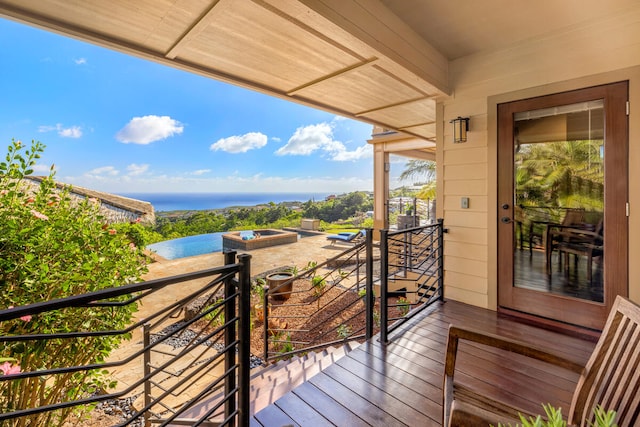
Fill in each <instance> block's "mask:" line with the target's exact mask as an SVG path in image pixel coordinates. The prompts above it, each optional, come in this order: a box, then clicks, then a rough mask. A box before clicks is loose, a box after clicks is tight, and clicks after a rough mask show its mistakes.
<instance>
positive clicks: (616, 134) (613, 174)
mask: <svg viewBox="0 0 640 427" xmlns="http://www.w3.org/2000/svg"><path fill="white" fill-rule="evenodd" d="M595 99H604V105H605V107H604V109H605V156H604V159H605V170H604V175H605V218H604V229H605V233H604V248H605V251H604V252H605V257H604V258H605V259H604V263H605V268H604V303H596V302H590V301H586V300H578V299H574V298H570V297H563V296H558V295H552V294H547V293H543V292H538V291H534V290H528V289H522V288H514V287H513V271H514V270H513V268H514V266H513V259H514V257H513V256H514V252H513V251H514V245H513V241H514V227H513V225H512V223H504V222H501V219H502V218H503V217H506V218H511V219H513V218H514V208H513V206H512V204H513V194H514V189H513V186H514V183H513V177H514V150H513V147H514V140H513V126H514V114H515V113H517V112H521V111H529V110H536V109H542V108H550V107H553V106H557V105H568V104H573V103H579V102H585V101H591V100H595ZM627 100H628V82H627V81H624V82H618V83H612V84H607V85H601V86H594V87H590V88H585V89H579V90H574V91H570V92H563V93H557V94H553V95H546V96H541V97H537V98H530V99H523V100H520V101H513V102H508V103H504V104H499V105H498V206H497V209H498V226H497V227H498V257H497V259H498V307H499V310H501V311H506V312H509V313H511V314H513V313H522V314H523V316H524V317H529V318H538V319H541V320H543V321H544V322H547V323H549V324H554V326H557V327H562V325H574V326H576V325H577V326H580V327H586V328H590V329H593V330H600V329H602V327H603V325H604V321H605V319H606V316H607V313H608V312H609V310H610V308H611V305H612V304H613V301H614V299H615V297H616V295H624V296H627V295H628V239H629V233H628V220H627V202H628V176H629V174H628V169H629V166H628V139H629V138H628V135H629V130H628V116H627V113H626V111H627Z"/></svg>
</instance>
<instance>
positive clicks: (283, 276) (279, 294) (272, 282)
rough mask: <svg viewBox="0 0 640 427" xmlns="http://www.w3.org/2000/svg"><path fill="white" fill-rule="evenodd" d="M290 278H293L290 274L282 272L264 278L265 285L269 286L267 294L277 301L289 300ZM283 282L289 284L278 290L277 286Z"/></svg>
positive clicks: (291, 283) (291, 282)
mask: <svg viewBox="0 0 640 427" xmlns="http://www.w3.org/2000/svg"><path fill="white" fill-rule="evenodd" d="M292 278H293V274H292V273H288V272H284V271H283V272H278V273H271V274H269V275H268V276H267V277H266V280H267V285H269V294H270V295H271V298H273V299H274V300H279V301H284V300H287V299H289V297H290V296H291V291H292V290H293V281H292V280H291V279H292ZM285 282H289V283H288V284H286V285H284V286H282V287H281V288H279V286H280V285H282V284H283V283H285ZM275 289H277V290H275ZM272 292H273V293H272Z"/></svg>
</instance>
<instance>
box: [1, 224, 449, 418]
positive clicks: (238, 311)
mask: <svg viewBox="0 0 640 427" xmlns="http://www.w3.org/2000/svg"><path fill="white" fill-rule="evenodd" d="M444 232H446V230H445V229H444V228H443V224H442V220H439V221H438V223H437V224H433V225H429V226H424V227H414V228H411V229H406V230H402V231H393V232H391V231H389V230H381V232H380V238H381V239H380V243H379V245H374V242H373V233H372V230H367V233H366V239H365V241H364V242H363V243H359V244H357V245H355V246H353V247H352V248H349V249H347V250H345V251H344V252H342V253H341V254H339V255H337V256H335V257H333V258H331V259H328V260H327V261H325V262H322V263H321V264H318V265H314V264H310V265H309V266H308V267H309V268H306V269H304V270H303V271H301V272H299V273H298V274H295V275H294V276H293V277H292V278H291V279H290V280H288V281H286V282H284V283H281V284H280V285H278V286H276V287H274V288H273V289H269V288H268V287H265V289H264V296H263V298H264V299H263V306H264V308H265V309H264V319H263V327H264V354H263V357H264V361H263V362H268V361H273V360H276V359H280V358H287V357H290V356H292V355H294V354H298V353H303V352H309V351H314V350H316V349H320V348H325V347H329V346H333V345H337V344H341V343H344V342H346V341H352V340H357V341H363V340H366V339H371V338H372V337H373V336H374V334H376V333H377V332H380V340H381V341H383V342H387V341H388V337H389V334H390V333H391V332H392V331H394V330H395V329H396V328H398V327H399V326H400V325H401V324H402V323H403V322H405V321H406V320H408V319H409V318H411V317H412V316H414V315H416V314H417V313H418V312H420V311H422V310H423V309H424V308H426V307H427V306H428V305H429V304H430V303H432V302H434V301H437V300H440V299H442V298H443V283H442V282H443V268H442V258H443V233H444ZM237 258H238V261H237V262H236V254H235V252H228V253H226V254H225V265H224V266H223V267H218V268H212V269H209V270H204V271H199V272H195V273H188V274H183V275H179V276H174V277H169V278H164V279H158V280H151V281H147V282H143V283H136V284H132V285H127V286H122V287H119V288H114V289H106V290H102V291H97V292H93V293H89V294H83V295H77V296H72V297H68V298H64V299H60V300H53V301H48V302H42V303H36V304H31V305H28V306H23V307H16V308H12V309H9V310H2V311H0V325H2V324H3V322H15V321H16V319H19V318H21V317H23V316H33V318H34V319H37V316H39V315H46V313H49V312H54V311H55V312H57V311H65V310H76V311H77V310H78V309H81V308H90V309H92V310H99V309H104V310H105V311H108V310H117V309H118V307H124V306H129V305H138V304H140V303H142V304H143V305H144V302H145V298H147V297H151V296H152V295H153V294H156V295H157V293H159V292H160V293H162V295H175V297H173V298H157V299H156V300H163V299H164V300H167V301H168V302H167V303H166V304H163V306H161V307H160V306H157V307H156V306H154V307H153V309H152V310H145V312H150V313H149V314H146V315H144V316H142V315H141V316H139V320H137V321H136V322H135V323H134V324H132V325H131V326H129V327H127V328H125V329H122V330H89V331H59V332H58V331H54V332H49V333H34V334H27V335H24V334H23V335H18V334H15V335H11V334H10V333H7V334H5V335H4V336H0V357H4V356H10V354H4V353H2V351H1V350H2V349H7V348H10V347H11V346H13V345H14V344H16V343H22V344H24V347H25V348H28V347H29V346H32V345H36V344H37V345H45V346H46V345H47V343H59V342H61V341H70V342H72V341H74V340H78V342H81V343H85V344H86V343H87V342H88V341H87V340H90V339H92V338H94V337H105V336H120V337H127V336H129V335H133V339H131V340H130V341H129V342H127V343H124V345H122V346H121V348H122V349H125V350H126V351H124V350H123V351H118V352H116V353H117V357H114V355H112V357H110V358H108V359H107V360H106V361H104V362H100V363H89V364H85V365H78V366H50V367H44V368H43V369H34V370H31V371H26V372H20V373H18V374H14V375H0V404H2V407H0V423H4V422H5V421H8V420H11V422H12V423H13V424H12V425H20V423H21V420H26V419H28V418H29V417H30V418H29V419H31V420H33V419H35V420H36V422H34V423H32V424H31V425H46V424H47V423H46V422H45V423H42V422H40V421H38V420H42V419H46V417H48V416H50V414H53V413H59V412H60V411H64V410H69V408H79V407H83V406H86V405H95V404H107V403H108V402H114V401H122V400H133V399H135V405H132V406H131V411H130V414H129V415H128V416H127V417H126V419H125V420H124V421H123V422H122V423H121V424H119V425H121V426H126V425H135V426H139V425H145V426H149V425H151V424H154V425H156V424H157V425H163V426H178V425H202V426H214V425H215V426H218V425H229V426H235V425H240V426H245V425H249V416H250V412H249V408H250V402H249V399H250V394H249V391H250V384H249V381H250V369H251V349H250V346H251V327H252V326H251V322H252V319H251V312H250V311H251V306H252V301H251V276H250V258H251V257H250V256H249V255H240V256H238V257H237ZM291 282H293V283H294V284H295V286H294V287H293V289H292V290H291V291H288V295H287V296H288V298H285V299H284V300H280V301H277V302H276V301H274V300H273V298H272V296H273V295H274V294H275V295H277V294H279V293H282V289H283V288H285V287H286V286H287V284H289V283H291ZM178 286H179V288H178ZM269 306H271V307H270V308H271V309H269ZM299 307H304V308H305V310H302V311H303V312H304V315H299V314H296V313H297V312H298V311H299V310H298V308H299ZM310 308H311V309H310ZM253 327H254V328H256V327H259V320H258V319H254V326H253ZM2 330H4V331H10V332H11V330H10V329H9V328H2ZM115 369H119V370H121V371H123V370H130V371H132V372H133V371H136V370H137V371H139V372H140V374H139V375H137V376H133V377H131V376H130V378H132V380H131V382H130V383H129V382H128V383H127V384H122V385H121V386H120V387H119V388H117V389H116V390H115V391H112V392H106V391H102V390H94V392H93V393H89V394H85V395H82V396H79V397H78V398H77V399H70V400H65V401H56V402H50V403H48V404H45V405H31V406H22V407H21V406H19V405H18V406H13V407H10V406H9V404H8V403H7V402H8V401H7V395H6V390H8V389H10V388H11V387H14V386H15V387H20V386H21V384H25V383H26V381H28V380H29V379H34V378H35V379H38V381H41V382H43V383H48V382H50V381H51V379H52V378H54V377H55V376H58V375H71V376H73V375H75V374H77V373H83V372H85V373H86V372H99V371H103V370H106V371H112V370H115ZM40 414H42V417H43V418H38V416H39V415H40ZM23 424H24V425H28V424H27V423H26V422H25V423H23Z"/></svg>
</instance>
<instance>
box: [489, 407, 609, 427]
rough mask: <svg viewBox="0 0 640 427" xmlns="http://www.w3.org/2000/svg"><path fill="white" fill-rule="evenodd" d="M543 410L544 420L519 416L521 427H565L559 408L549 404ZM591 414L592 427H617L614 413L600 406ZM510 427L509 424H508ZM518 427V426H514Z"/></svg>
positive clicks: (500, 424) (500, 426)
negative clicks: (592, 415) (592, 418)
mask: <svg viewBox="0 0 640 427" xmlns="http://www.w3.org/2000/svg"><path fill="white" fill-rule="evenodd" d="M542 407H543V408H544V412H545V414H546V416H547V419H546V420H543V419H542V417H541V416H540V415H538V416H537V417H535V418H533V417H529V418H528V419H527V417H525V416H524V415H522V414H520V422H521V423H522V427H567V422H566V421H565V420H563V419H562V410H561V409H560V408H558V409H556V408H554V407H553V406H551V405H550V404H547V405H542ZM593 414H594V417H595V423H593V424H591V423H589V425H590V426H592V427H617V424H616V422H615V419H616V412H615V411H605V410H604V409H602V407H601V406H596V407H595V408H594V409H593ZM508 426H509V427H511V423H509V424H508ZM516 426H518V424H516ZM498 427H506V426H505V425H504V424H502V423H499V424H498Z"/></svg>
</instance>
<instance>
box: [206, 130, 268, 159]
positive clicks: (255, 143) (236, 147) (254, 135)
mask: <svg viewBox="0 0 640 427" xmlns="http://www.w3.org/2000/svg"><path fill="white" fill-rule="evenodd" d="M265 145H267V136H266V135H264V134H262V133H260V132H249V133H246V134H244V135H234V136H230V137H228V138H222V139H219V140H218V141H216V142H215V143H214V144H211V147H209V149H210V150H211V151H218V150H221V151H226V152H227V153H234V154H235V153H246V152H247V151H249V150H253V149H256V148H262V147H264V146H265Z"/></svg>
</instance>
